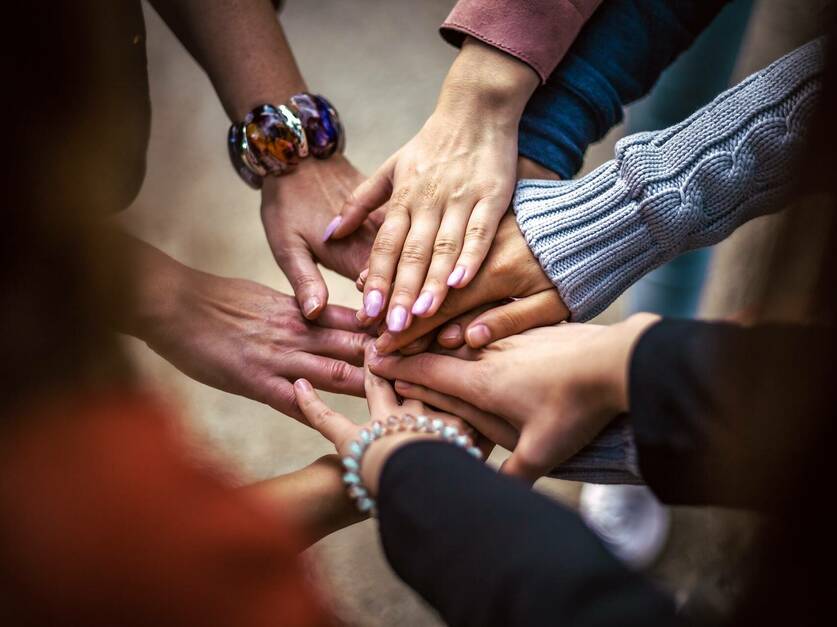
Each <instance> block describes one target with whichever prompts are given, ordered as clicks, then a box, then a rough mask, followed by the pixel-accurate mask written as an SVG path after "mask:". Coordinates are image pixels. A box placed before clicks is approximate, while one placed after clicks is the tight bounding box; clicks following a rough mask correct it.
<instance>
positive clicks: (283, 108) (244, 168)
mask: <svg viewBox="0 0 837 627" xmlns="http://www.w3.org/2000/svg"><path fill="white" fill-rule="evenodd" d="M344 144H345V139H344V132H343V126H342V124H341V123H340V117H339V116H338V114H337V111H336V110H335V108H334V107H333V106H332V105H331V103H330V102H329V101H328V100H326V99H325V98H323V97H322V96H318V95H313V94H306V93H302V94H295V95H294V96H291V98H290V101H289V102H288V104H287V105H278V106H274V105H269V104H265V105H260V106H258V107H256V108H255V109H253V110H252V111H251V112H250V113H248V114H247V116H246V117H245V118H244V121H243V122H241V123H238V124H233V125H232V126H231V127H230V130H229V133H228V135H227V148H228V150H229V153H230V161H231V162H232V165H233V168H234V169H235V171H236V172H237V173H238V175H239V176H240V177H241V178H242V180H244V182H245V183H247V185H249V186H250V187H252V188H253V189H260V188H261V186H262V182H263V179H264V177H265V176H267V175H268V174H269V175H271V176H281V175H282V174H287V173H288V172H291V171H292V170H293V169H294V168H295V167H296V165H297V164H298V163H299V160H300V159H303V158H305V157H307V156H308V155H309V154H311V155H313V156H314V157H316V158H318V159H327V158H328V157H330V156H332V155H333V154H334V153H335V152H342V150H343V146H344Z"/></svg>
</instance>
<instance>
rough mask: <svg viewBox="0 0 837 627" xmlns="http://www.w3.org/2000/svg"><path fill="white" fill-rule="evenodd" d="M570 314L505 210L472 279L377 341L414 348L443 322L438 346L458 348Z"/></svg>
mask: <svg viewBox="0 0 837 627" xmlns="http://www.w3.org/2000/svg"><path fill="white" fill-rule="evenodd" d="M509 299H514V300H511V301H510V302H508V301H509ZM568 314H569V312H568V311H567V308H566V306H565V305H564V303H563V302H562V301H561V297H560V296H559V295H558V292H557V290H556V289H555V287H554V286H553V285H552V283H551V282H550V280H549V278H548V277H547V276H546V274H544V272H543V269H542V268H541V266H540V264H539V263H538V260H537V259H535V257H534V255H532V252H531V251H530V250H529V246H528V245H527V243H526V240H525V239H524V238H523V234H522V233H521V232H520V229H519V228H518V227H517V223H516V222H515V219H514V215H512V214H511V213H509V214H506V215H505V216H504V217H503V219H502V221H501V222H500V226H499V228H498V229H497V235H496V237H495V239H494V241H493V243H492V244H491V248H490V250H489V252H488V256H487V257H486V260H485V263H484V264H483V266H482V268H481V269H480V270H479V272H478V273H477V274H476V276H475V277H474V279H473V281H471V284H470V285H468V287H465V288H462V289H458V290H455V291H453V292H451V293H450V294H448V297H447V298H446V299H445V301H444V303H443V304H442V306H441V307H440V308H439V310H438V311H437V312H436V313H435V314H434V315H433V316H431V317H428V318H422V319H419V320H416V321H415V323H414V324H413V325H412V326H411V327H410V328H409V329H407V330H405V331H402V332H401V333H392V332H391V331H386V332H384V333H383V334H382V335H381V337H380V338H379V339H378V340H377V342H376V347H377V349H378V351H379V352H381V353H387V352H392V351H394V350H397V349H404V348H405V347H407V348H408V350H407V352H418V351H420V350H424V349H425V348H426V347H427V346H428V345H429V343H430V341H431V340H432V336H430V335H428V334H430V333H431V332H432V331H434V330H435V329H437V328H438V327H440V326H441V325H445V326H444V327H443V328H442V330H441V332H439V333H438V337H437V339H438V341H439V343H440V344H441V345H442V346H444V347H446V348H456V347H458V346H461V345H462V343H463V342H467V344H468V345H469V346H470V347H472V348H479V347H482V346H485V345H486V344H488V343H489V342H492V341H495V340H498V339H501V338H504V337H508V336H510V335H514V334H516V333H522V332H523V331H526V330H528V329H531V328H534V327H539V326H546V325H550V324H555V323H556V322H560V321H561V320H564V319H566V318H567V316H568ZM446 323H447V324H446Z"/></svg>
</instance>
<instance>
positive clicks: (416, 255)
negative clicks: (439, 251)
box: [401, 241, 427, 265]
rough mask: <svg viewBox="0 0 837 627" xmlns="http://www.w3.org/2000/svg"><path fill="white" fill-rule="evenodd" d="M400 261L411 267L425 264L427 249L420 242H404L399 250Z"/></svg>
mask: <svg viewBox="0 0 837 627" xmlns="http://www.w3.org/2000/svg"><path fill="white" fill-rule="evenodd" d="M401 261H402V262H403V263H407V264H413V265H417V264H424V263H427V249H425V247H424V244H422V243H421V242H415V241H413V242H406V243H405V244H404V248H403V249H402V250H401Z"/></svg>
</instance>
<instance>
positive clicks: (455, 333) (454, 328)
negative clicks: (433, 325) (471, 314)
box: [439, 324, 462, 342]
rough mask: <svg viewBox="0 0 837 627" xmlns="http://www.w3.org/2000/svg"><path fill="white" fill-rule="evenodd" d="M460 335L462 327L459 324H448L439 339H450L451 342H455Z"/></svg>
mask: <svg viewBox="0 0 837 627" xmlns="http://www.w3.org/2000/svg"><path fill="white" fill-rule="evenodd" d="M460 337H462V327H460V326H459V325H458V324H451V325H448V326H447V327H445V328H444V329H443V330H442V332H441V333H439V339H442V340H449V341H451V342H455V341H456V340H458V339H459V338H460Z"/></svg>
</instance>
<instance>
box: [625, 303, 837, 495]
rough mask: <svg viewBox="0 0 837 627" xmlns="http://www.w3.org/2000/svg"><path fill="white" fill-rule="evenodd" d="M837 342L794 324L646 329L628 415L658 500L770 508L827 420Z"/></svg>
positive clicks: (678, 323) (827, 332) (681, 324)
mask: <svg viewBox="0 0 837 627" xmlns="http://www.w3.org/2000/svg"><path fill="white" fill-rule="evenodd" d="M834 338H835V335H834V330H833V329H830V328H823V327H819V328H817V327H805V326H801V325H789V324H784V325H778V324H773V325H760V326H756V327H752V328H745V327H742V326H739V325H734V324H727V323H717V322H714V323H713V322H703V321H685V320H663V321H662V322H660V323H659V324H656V325H654V326H652V327H651V328H650V329H648V330H647V331H646V332H645V333H644V334H643V335H642V337H641V338H640V340H639V342H638V343H637V345H636V348H635V350H634V353H633V356H632V359H631V362H630V412H631V417H632V423H633V428H634V434H635V441H636V444H637V452H638V459H639V464H640V468H641V470H642V474H643V477H644V478H645V480H646V481H647V482H648V484H649V485H650V486H651V488H652V489H653V490H654V491H655V493H656V494H657V495H658V496H659V497H660V499H661V500H663V501H665V502H667V503H673V504H688V505H708V504H714V505H723V506H730V507H754V508H759V509H767V508H770V506H771V505H772V504H774V502H773V499H774V498H775V497H776V495H781V494H784V493H785V490H784V488H786V487H788V482H791V481H795V480H796V475H795V474H794V471H793V469H794V468H795V467H796V466H798V462H799V459H801V458H803V457H805V455H806V451H808V450H810V448H809V447H810V445H811V441H810V438H811V437H812V435H814V434H816V433H818V432H819V431H818V429H817V427H818V424H819V422H818V421H820V420H822V419H823V418H824V417H826V416H828V415H829V412H830V409H831V408H830V407H828V406H824V403H823V402H822V400H823V397H824V396H826V395H825V394H824V392H823V391H824V390H827V389H828V388H829V386H830V385H833V377H832V373H830V372H828V370H827V369H826V368H824V365H825V364H828V363H830V362H831V361H832V346H833V345H834ZM789 373H795V374H790V375H789ZM799 373H804V376H800V375H799Z"/></svg>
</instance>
